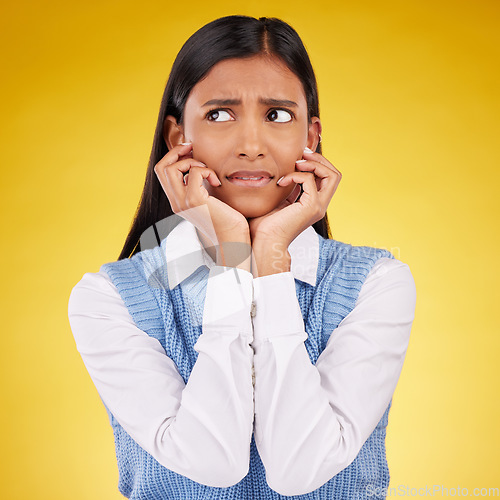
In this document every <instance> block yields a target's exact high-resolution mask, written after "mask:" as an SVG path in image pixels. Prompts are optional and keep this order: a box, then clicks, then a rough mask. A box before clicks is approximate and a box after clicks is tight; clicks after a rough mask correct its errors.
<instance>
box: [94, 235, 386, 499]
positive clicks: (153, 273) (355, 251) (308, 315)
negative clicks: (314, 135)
mask: <svg viewBox="0 0 500 500" xmlns="http://www.w3.org/2000/svg"><path fill="white" fill-rule="evenodd" d="M318 238H319V242H320V245H319V262H318V271H317V276H316V286H311V285H310V284H308V283H305V282H302V281H300V280H295V287H296V293H297V297H298V300H299V303H300V308H301V311H302V317H303V318H304V325H305V330H306V332H307V334H308V339H307V340H306V341H305V345H306V348H307V352H308V354H309V357H310V359H311V363H316V360H317V359H318V357H319V355H320V354H321V352H322V351H323V350H324V348H325V347H326V343H327V341H328V339H329V337H330V334H331V333H332V332H333V330H335V328H336V327H337V326H338V325H339V323H340V322H341V321H342V320H343V319H344V318H345V317H346V316H347V314H349V312H351V311H352V309H353V308H354V305H355V303H356V299H357V297H358V295H359V291H360V289H361V286H362V284H363V282H364V281H365V279H366V277H367V275H368V273H369V271H370V269H371V268H372V266H373V265H374V264H375V262H376V261H377V260H378V259H379V258H380V257H389V258H394V257H393V255H392V254H391V253H390V252H388V251H387V250H383V249H378V248H371V247H360V246H352V245H349V244H346V243H342V242H339V241H336V240H329V239H324V238H323V237H321V236H320V235H318ZM165 242H166V238H165V239H164V240H163V241H162V242H161V246H157V247H155V248H153V249H151V250H143V251H142V252H140V253H137V254H136V255H134V256H133V257H132V258H130V259H124V260H120V261H117V262H112V263H109V264H105V265H104V266H103V270H104V271H105V272H106V273H107V274H108V275H109V277H110V279H111V280H112V282H113V283H114V284H115V286H116V287H117V289H118V291H119V293H120V295H121V297H122V299H123V301H124V302H125V305H126V306H127V308H128V310H129V312H130V314H131V316H132V318H133V319H134V321H135V323H136V325H137V326H138V327H139V328H141V329H142V330H144V331H145V332H146V333H147V334H148V335H150V336H151V337H154V338H156V339H157V340H158V341H159V342H160V343H161V345H162V346H163V348H164V349H165V351H166V353H167V355H168V356H169V357H170V358H171V359H172V360H173V361H174V362H175V363H176V365H177V367H178V370H179V373H180V374H181V376H182V377H183V379H184V381H185V382H187V380H188V378H189V375H190V373H191V370H192V368H193V366H194V364H195V362H196V358H197V355H198V353H197V352H196V351H195V350H194V347H193V346H194V344H195V343H196V340H197V339H198V337H199V336H200V335H201V333H202V327H201V324H202V321H201V319H202V315H203V306H204V300H205V292H206V284H207V279H208V269H207V268H206V267H205V266H201V267H199V268H198V269H197V270H196V271H195V272H194V273H193V274H192V275H191V276H190V277H189V278H188V279H187V280H186V281H185V282H184V283H183V285H182V288H181V286H176V287H175V288H174V289H173V290H170V289H169V287H168V280H167V272H166V261H165V257H164V256H165ZM193 315H194V316H193ZM334 335H335V334H334ZM374 397H376V396H375V395H374ZM391 403H392V400H391V402H390V403H389V405H388V407H387V409H386V411H385V413H384V415H383V416H382V418H381V420H380V422H379V423H378V424H377V426H376V428H375V430H374V431H373V433H372V434H371V435H370V436H369V437H368V439H367V440H366V442H365V443H364V445H363V447H362V448H361V450H360V452H359V454H358V455H357V457H356V458H355V459H354V461H353V462H352V463H351V464H350V465H349V466H348V467H346V468H345V469H344V470H342V471H341V472H339V473H338V474H336V475H335V476H334V477H332V478H331V479H330V480H329V481H328V482H327V483H325V484H324V485H323V486H321V487H320V488H318V489H317V490H315V491H313V492H311V493H308V494H305V495H296V496H283V495H279V494H278V493H276V492H275V491H273V490H271V489H270V488H269V486H268V485H267V482H266V478H265V469H264V466H263V464H262V461H261V460H260V457H259V454H258V451H257V448H256V445H255V440H254V438H253V436H252V440H251V445H250V468H249V472H248V474H247V475H246V476H245V477H244V478H243V479H242V480H241V481H240V482H239V483H238V484H236V485H234V486H231V487H228V488H216V487H210V486H206V485H203V484H200V483H197V482H195V481H192V480H191V479H188V478H186V477H184V476H182V475H180V474H177V473H175V472H173V471H171V470H169V469H167V468H165V467H163V466H162V465H160V464H159V463H158V462H157V461H156V460H155V459H154V458H153V457H152V456H151V455H150V454H149V453H147V452H146V451H145V450H144V449H142V448H141V447H140V446H139V445H138V444H137V443H136V442H135V441H134V440H133V439H132V438H131V437H130V436H129V435H128V434H127V433H126V432H125V430H124V429H123V428H122V427H121V426H120V424H119V423H118V422H117V420H116V419H115V418H114V416H113V415H112V413H111V412H110V411H109V410H108V409H107V408H106V409H107V411H108V415H109V418H110V422H111V426H112V428H113V432H114V438H115V446H116V457H117V461H118V469H119V484H118V488H119V490H120V492H121V493H122V494H123V495H125V496H126V497H127V498H130V499H140V500H146V499H147V500H163V499H174V500H192V499H206V500H215V499H225V500H230V499H234V500H247V499H248V500H252V499H255V500H262V499H266V500H267V499H274V500H277V499H291V498H293V499H296V500H299V499H300V500H306V499H317V500H320V499H325V500H326V499H328V500H332V499H338V500H351V499H352V500H361V499H368V498H370V499H373V498H385V495H384V496H375V495H374V492H380V491H386V490H387V487H388V486H389V469H388V466H387V460H386V455H385V435H386V426H387V423H388V414H389V409H390V407H391Z"/></svg>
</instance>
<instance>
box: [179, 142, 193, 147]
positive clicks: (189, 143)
mask: <svg viewBox="0 0 500 500" xmlns="http://www.w3.org/2000/svg"><path fill="white" fill-rule="evenodd" d="M191 144H193V143H192V142H181V146H191Z"/></svg>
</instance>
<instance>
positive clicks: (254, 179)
mask: <svg viewBox="0 0 500 500" xmlns="http://www.w3.org/2000/svg"><path fill="white" fill-rule="evenodd" d="M235 179H243V180H244V181H258V180H260V179H263V177H235Z"/></svg>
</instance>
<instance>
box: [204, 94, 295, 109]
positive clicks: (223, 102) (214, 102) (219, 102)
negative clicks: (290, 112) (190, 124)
mask: <svg viewBox="0 0 500 500" xmlns="http://www.w3.org/2000/svg"><path fill="white" fill-rule="evenodd" d="M259 103H260V104H264V105H266V106H288V107H292V108H293V107H295V108H297V107H298V104H297V103H296V102H294V101H289V100H288V99H272V98H271V97H265V98H264V97H261V98H260V99H259ZM240 104H241V99H211V100H210V101H207V102H206V103H205V104H203V106H202V107H205V106H238V105H240Z"/></svg>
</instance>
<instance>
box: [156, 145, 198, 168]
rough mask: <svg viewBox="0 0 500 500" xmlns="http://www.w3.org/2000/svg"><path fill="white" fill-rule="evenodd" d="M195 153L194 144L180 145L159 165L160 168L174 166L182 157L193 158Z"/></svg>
mask: <svg viewBox="0 0 500 500" xmlns="http://www.w3.org/2000/svg"><path fill="white" fill-rule="evenodd" d="M192 153H193V144H192V143H190V142H187V143H185V144H178V145H177V146H174V147H173V148H172V149H171V150H170V151H169V152H168V153H167V154H166V155H165V156H164V157H163V158H162V159H161V160H160V161H159V162H158V163H157V165H158V167H159V168H163V167H166V166H167V165H172V164H174V163H176V162H177V161H179V160H180V159H181V157H182V156H189V155H191V157H192Z"/></svg>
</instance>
